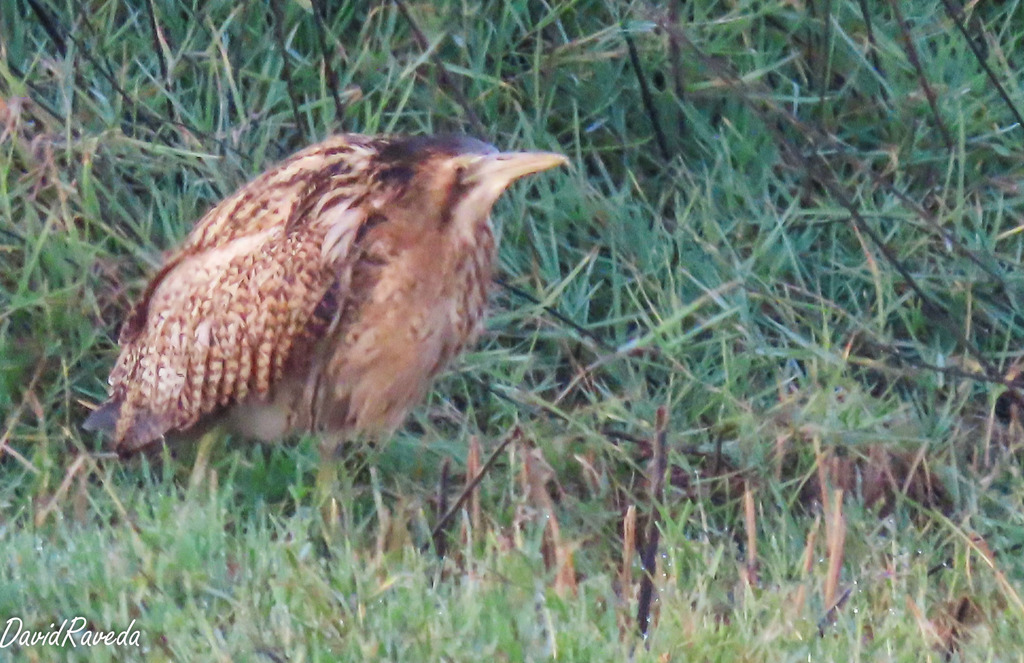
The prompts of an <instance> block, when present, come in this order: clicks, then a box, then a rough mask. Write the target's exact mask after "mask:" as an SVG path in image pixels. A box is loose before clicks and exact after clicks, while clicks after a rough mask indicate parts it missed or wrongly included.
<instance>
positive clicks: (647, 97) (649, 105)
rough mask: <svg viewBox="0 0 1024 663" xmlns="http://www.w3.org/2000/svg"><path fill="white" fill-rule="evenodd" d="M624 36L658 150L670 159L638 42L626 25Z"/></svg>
mask: <svg viewBox="0 0 1024 663" xmlns="http://www.w3.org/2000/svg"><path fill="white" fill-rule="evenodd" d="M673 27H675V26H673ZM622 38H623V39H624V40H625V42H626V48H627V49H629V62H630V63H631V64H632V65H633V73H634V74H636V80H637V83H639V85H640V99H641V101H643V104H644V110H646V111H647V117H648V118H649V119H650V121H651V126H652V127H653V128H654V137H655V139H656V140H657V142H658V150H659V151H660V152H661V158H662V159H664V160H665V161H668V160H669V158H670V157H669V151H668V140H667V139H666V138H665V132H664V131H662V129H661V119H660V118H659V117H658V109H657V108H655V107H654V98H653V97H651V89H650V87H649V86H648V85H647V76H645V75H644V70H643V66H641V64H640V54H639V53H638V52H637V50H636V44H635V43H633V38H632V37H631V36H630V34H629V31H627V30H626V28H625V26H623V28H622Z"/></svg>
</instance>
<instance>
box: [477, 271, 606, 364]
mask: <svg viewBox="0 0 1024 663" xmlns="http://www.w3.org/2000/svg"><path fill="white" fill-rule="evenodd" d="M494 283H496V284H497V285H498V286H500V287H501V288H504V289H505V290H507V291H508V292H510V293H512V294H513V295H515V296H516V297H519V298H520V299H523V300H526V301H528V302H530V303H531V304H534V305H535V306H541V303H540V300H539V299H537V298H536V297H534V296H533V295H531V294H530V293H528V292H526V291H525V290H523V289H522V288H517V287H516V286H514V285H512V284H511V283H509V282H508V281H506V280H505V279H502V278H495V279H494ZM541 308H542V309H543V310H544V312H545V313H547V314H548V315H550V316H551V317H553V318H554V319H556V320H558V321H559V322H561V323H562V324H564V325H568V326H569V327H571V328H572V329H573V331H575V332H576V333H577V334H579V335H580V337H581V338H585V339H589V340H590V341H592V342H593V343H594V344H595V345H597V346H598V347H599V348H601V349H602V350H606V351H608V352H615V351H616V348H615V346H614V345H612V344H611V343H609V342H608V341H606V340H604V339H603V338H601V337H600V336H598V335H597V334H595V333H594V332H592V331H590V330H589V329H586V328H584V327H583V326H582V325H580V324H579V323H578V322H575V321H573V320H572V319H571V318H569V317H566V316H565V315H563V314H561V313H559V312H558V311H556V310H555V309H553V308H551V307H550V306H542V307H541Z"/></svg>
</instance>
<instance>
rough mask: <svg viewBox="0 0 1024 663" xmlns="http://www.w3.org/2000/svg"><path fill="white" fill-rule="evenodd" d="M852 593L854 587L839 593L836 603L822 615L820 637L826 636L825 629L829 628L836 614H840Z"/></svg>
mask: <svg viewBox="0 0 1024 663" xmlns="http://www.w3.org/2000/svg"><path fill="white" fill-rule="evenodd" d="M851 594H853V588H852V587H847V588H846V590H845V591H844V592H843V593H842V594H840V595H839V598H838V599H836V602H835V604H834V605H833V606H832V607H831V608H829V609H828V610H827V611H826V612H825V614H824V615H822V617H821V619H819V620H818V636H819V637H825V629H826V628H828V626H829V624H831V623H833V622H834V621H835V620H836V615H837V614H839V611H840V610H841V609H842V607H843V606H844V605H845V604H846V602H847V601H848V600H849V598H850V595H851Z"/></svg>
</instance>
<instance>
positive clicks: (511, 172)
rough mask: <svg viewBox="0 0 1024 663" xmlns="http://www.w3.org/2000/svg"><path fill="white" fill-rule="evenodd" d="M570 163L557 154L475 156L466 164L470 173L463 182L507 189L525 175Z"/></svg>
mask: <svg viewBox="0 0 1024 663" xmlns="http://www.w3.org/2000/svg"><path fill="white" fill-rule="evenodd" d="M568 163H569V160H568V159H566V158H565V157H564V156H563V155H561V154H557V153H555V152H498V153H496V154H485V155H482V156H481V155H473V157H472V162H471V163H467V164H466V165H467V166H468V172H467V174H466V175H465V177H464V178H463V182H464V183H466V184H470V185H479V184H486V183H491V184H497V185H500V186H502V187H505V186H508V185H509V184H511V183H512V182H513V181H515V180H517V179H519V178H520V177H522V176H524V175H530V174H531V173H539V172H541V171H543V170H548V169H549V168H554V167H555V166H564V165H566V164H568Z"/></svg>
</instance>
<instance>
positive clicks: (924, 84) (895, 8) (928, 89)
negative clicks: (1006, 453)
mask: <svg viewBox="0 0 1024 663" xmlns="http://www.w3.org/2000/svg"><path fill="white" fill-rule="evenodd" d="M889 5H890V6H891V7H892V13H893V15H894V16H895V17H896V23H897V24H898V25H899V26H900V36H901V37H903V45H904V47H905V50H906V53H907V58H909V59H910V64H911V65H912V66H913V67H914V70H915V71H916V72H917V80H918V83H919V84H920V86H921V90H922V91H923V92H924V96H925V97H926V98H927V99H928V106H929V107H931V110H932V116H933V117H934V118H935V124H936V125H937V126H938V128H939V133H941V134H942V140H943V141H945V143H946V149H948V150H949V151H950V152H952V151H953V137H952V136H951V135H950V133H949V129H947V128H946V123H945V122H943V121H942V115H940V114H939V104H938V101H936V98H935V90H933V89H932V86H931V84H930V83H929V82H928V79H927V78H926V77H925V75H924V67H922V66H921V58H920V57H919V56H918V54H917V47H916V46H914V40H913V38H912V37H911V35H910V25H909V24H908V23H907V19H906V18H904V17H903V10H901V9H900V0H889Z"/></svg>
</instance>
